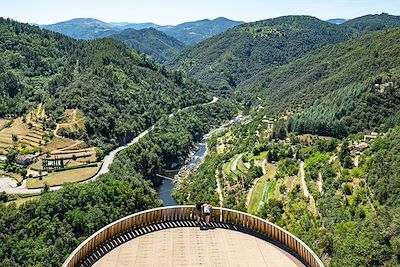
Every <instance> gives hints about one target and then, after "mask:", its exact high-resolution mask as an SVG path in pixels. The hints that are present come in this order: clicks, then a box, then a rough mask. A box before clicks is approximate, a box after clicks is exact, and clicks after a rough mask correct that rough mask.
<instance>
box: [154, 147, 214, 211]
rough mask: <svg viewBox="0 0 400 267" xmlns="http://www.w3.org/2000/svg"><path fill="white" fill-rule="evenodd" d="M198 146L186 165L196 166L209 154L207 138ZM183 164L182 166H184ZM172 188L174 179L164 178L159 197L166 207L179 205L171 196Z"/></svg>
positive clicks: (174, 173)
mask: <svg viewBox="0 0 400 267" xmlns="http://www.w3.org/2000/svg"><path fill="white" fill-rule="evenodd" d="M197 146H198V148H197V150H196V152H195V153H194V155H193V156H192V157H191V158H190V160H189V162H188V163H187V165H185V166H189V165H190V166H196V165H198V164H200V163H201V160H202V159H203V158H204V157H205V156H206V154H207V146H206V140H205V139H203V140H202V141H201V142H200V143H198V144H197ZM183 167H184V166H182V167H181V168H183ZM179 170H180V169H178V170H176V171H175V172H173V173H171V174H170V175H168V176H170V177H174V176H175V175H176V174H177V173H178V172H179ZM172 189H174V183H173V181H170V180H166V179H164V180H163V181H162V184H161V185H160V187H159V188H158V190H157V192H158V197H159V198H160V199H161V200H162V201H163V202H164V207H167V206H175V205H177V203H176V201H175V199H174V198H173V197H172V196H171V192H172Z"/></svg>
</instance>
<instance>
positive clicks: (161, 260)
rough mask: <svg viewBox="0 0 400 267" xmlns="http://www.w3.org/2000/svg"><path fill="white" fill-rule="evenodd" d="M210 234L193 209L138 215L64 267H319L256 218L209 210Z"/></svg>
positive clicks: (109, 229)
mask: <svg viewBox="0 0 400 267" xmlns="http://www.w3.org/2000/svg"><path fill="white" fill-rule="evenodd" d="M211 220H212V223H211V224H212V226H213V227H212V228H215V229H213V230H207V231H202V230H200V228H199V227H198V226H196V223H195V208H194V206H172V207H163V208H156V209H151V210H146V211H142V212H139V213H135V214H132V215H130V216H127V217H124V218H122V219H120V220H118V221H115V222H113V223H111V224H109V225H107V226H105V227H104V228H102V229H100V230H99V231H97V232H96V233H94V234H93V235H92V236H90V237H89V238H88V239H86V240H85V241H84V242H83V243H82V244H80V245H79V246H78V247H77V248H76V249H75V250H74V251H73V253H72V254H71V255H70V256H69V257H68V258H67V260H66V261H65V262H64V264H63V267H73V266H96V267H103V266H107V267H108V266H111V267H112V266H200V265H201V266H268V267H271V266H276V267H278V266H279V267H286V266H310V267H323V266H324V265H323V263H322V262H321V260H320V259H319V258H318V257H317V256H316V254H315V253H314V252H313V251H312V250H311V249H310V248H309V247H308V246H307V245H306V244H304V243H303V242H302V241H301V240H300V239H298V238H297V237H295V236H294V235H292V234H291V233H289V232H287V231H285V230H284V229H282V228H280V227H278V226H276V225H274V224H272V223H270V222H268V221H266V220H263V219H261V218H258V217H256V216H253V215H250V214H247V213H244V212H239V211H235V210H229V209H224V208H213V209H212V212H211Z"/></svg>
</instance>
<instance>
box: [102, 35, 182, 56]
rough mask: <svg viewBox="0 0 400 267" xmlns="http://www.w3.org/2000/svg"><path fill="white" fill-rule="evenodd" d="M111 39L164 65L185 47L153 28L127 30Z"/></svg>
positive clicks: (111, 36)
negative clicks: (121, 42)
mask: <svg viewBox="0 0 400 267" xmlns="http://www.w3.org/2000/svg"><path fill="white" fill-rule="evenodd" d="M109 37H110V38H113V39H116V40H120V41H123V42H124V43H126V44H127V45H128V46H129V47H130V48H134V49H136V50H138V51H140V52H142V53H143V54H146V55H148V56H150V57H151V58H152V59H154V60H155V61H157V62H159V63H164V62H165V61H166V60H168V59H170V58H172V57H173V56H174V55H176V54H177V53H178V52H179V51H180V50H182V49H183V48H184V47H185V45H184V44H183V43H181V42H179V41H178V40H176V39H175V38H173V37H171V36H168V35H166V34H165V33H163V32H160V31H158V30H156V29H153V28H151V29H142V30H134V29H126V30H124V31H121V32H119V33H117V34H113V35H110V36H109Z"/></svg>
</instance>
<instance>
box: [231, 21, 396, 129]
mask: <svg viewBox="0 0 400 267" xmlns="http://www.w3.org/2000/svg"><path fill="white" fill-rule="evenodd" d="M399 38H400V29H398V28H395V29H388V30H384V31H379V32H373V33H369V34H366V35H364V36H361V37H359V38H355V39H353V40H350V41H348V42H345V43H342V44H337V45H332V46H327V47H324V48H322V49H321V50H320V51H317V52H314V53H311V54H308V55H306V56H304V57H302V58H301V59H299V60H296V61H294V62H291V63H289V64H287V65H285V66H282V67H280V68H277V69H275V70H271V71H266V72H263V73H260V74H259V75H257V76H256V77H254V78H252V79H250V80H248V81H246V82H245V83H244V84H243V86H242V87H241V88H240V89H239V90H238V91H237V93H238V95H240V96H239V97H241V96H242V97H244V98H245V99H247V100H250V102H252V103H255V102H257V101H258V100H257V96H258V97H261V98H263V99H265V98H267V99H268V102H269V103H270V104H271V105H270V108H271V109H272V110H274V111H276V112H278V113H280V112H293V111H301V110H302V109H306V108H308V107H310V106H312V105H313V106H312V107H311V108H310V109H306V110H304V113H303V114H300V115H297V116H295V117H294V118H293V119H292V120H291V122H292V124H291V130H293V131H297V132H299V133H316V134H321V135H330V136H336V137H343V136H345V135H347V134H350V133H357V132H360V131H364V130H367V129H371V128H373V127H379V126H380V124H382V123H385V122H386V123H389V122H390V117H391V116H394V115H396V113H397V111H398V108H397V107H398V103H399V97H398V92H397V91H398V89H396V85H395V83H396V82H397V81H398V80H399V68H398V66H399V63H400V61H399V59H398V57H397V56H396V55H398V54H399V53H400V45H399V43H398V41H397V40H398V39H399ZM388 82H392V83H393V84H392V85H391V87H390V86H389V85H386V89H385V85H384V84H385V83H388ZM375 84H377V86H375ZM381 87H382V88H381ZM389 87H390V88H389ZM316 100H317V101H316Z"/></svg>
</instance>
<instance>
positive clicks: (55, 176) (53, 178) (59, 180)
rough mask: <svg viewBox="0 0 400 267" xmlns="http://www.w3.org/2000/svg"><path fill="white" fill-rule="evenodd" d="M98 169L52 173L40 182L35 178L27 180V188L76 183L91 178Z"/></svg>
mask: <svg viewBox="0 0 400 267" xmlns="http://www.w3.org/2000/svg"><path fill="white" fill-rule="evenodd" d="M99 169H100V164H99V165H98V166H97V167H87V168H80V169H75V170H67V171H60V172H53V173H50V174H49V175H47V176H44V177H43V179H42V180H39V179H37V178H35V179H29V180H28V182H27V187H28V188H40V187H43V186H44V183H45V182H47V183H48V184H49V185H50V186H56V185H62V184H65V183H77V182H81V181H84V180H87V179H89V178H91V177H93V176H94V175H95V174H96V173H97V171H98V170H99Z"/></svg>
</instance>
